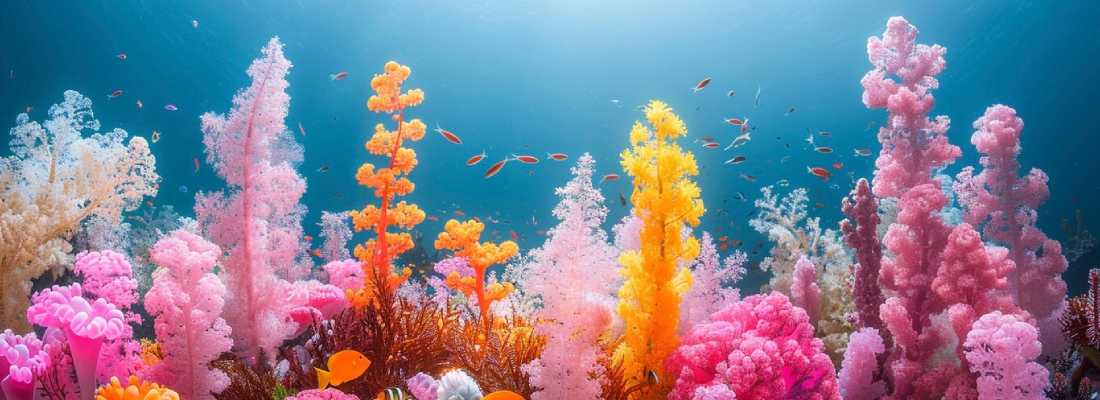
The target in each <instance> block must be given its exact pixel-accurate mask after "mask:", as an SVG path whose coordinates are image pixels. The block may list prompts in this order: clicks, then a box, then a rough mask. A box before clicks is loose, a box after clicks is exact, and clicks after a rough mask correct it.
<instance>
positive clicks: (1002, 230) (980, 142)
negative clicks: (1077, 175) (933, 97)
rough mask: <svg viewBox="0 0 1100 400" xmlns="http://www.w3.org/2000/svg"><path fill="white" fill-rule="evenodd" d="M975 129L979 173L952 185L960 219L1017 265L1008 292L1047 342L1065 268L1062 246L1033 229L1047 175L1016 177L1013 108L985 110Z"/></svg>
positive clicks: (968, 172)
mask: <svg viewBox="0 0 1100 400" xmlns="http://www.w3.org/2000/svg"><path fill="white" fill-rule="evenodd" d="M974 129H975V132H974V135H973V136H971V138H970V142H971V143H973V144H974V146H975V147H977V149H978V151H979V152H980V153H982V158H981V164H982V171H981V172H980V173H978V174H975V173H974V169H973V168H971V167H967V168H964V169H963V170H962V172H959V174H958V175H957V182H956V183H955V191H956V192H957V193H958V194H959V203H961V204H962V206H963V208H964V209H965V211H966V213H965V214H964V218H965V220H966V221H967V222H969V223H970V224H972V225H974V226H976V227H980V228H981V230H982V234H983V236H984V237H985V239H986V240H989V241H992V242H994V243H997V244H1000V245H1003V246H1006V247H1008V249H1009V254H1008V257H1009V258H1010V259H1011V260H1012V261H1013V262H1015V264H1016V269H1015V270H1014V271H1012V272H1011V273H1010V274H1009V275H1008V285H1009V288H1010V290H1011V293H1012V295H1013V296H1014V297H1015V299H1016V301H1017V302H1018V304H1019V305H1020V308H1023V309H1024V310H1026V311H1027V312H1029V313H1031V315H1032V316H1034V317H1035V318H1037V319H1039V320H1040V321H1043V322H1044V323H1042V324H1041V325H1040V327H1039V328H1040V331H1042V334H1043V337H1044V338H1045V337H1051V336H1052V334H1053V335H1056V334H1057V332H1058V325H1057V323H1056V322H1057V319H1058V316H1059V315H1060V314H1061V310H1062V309H1063V308H1064V304H1065V297H1066V283H1065V281H1063V280H1062V273H1063V272H1065V270H1066V266H1067V264H1068V263H1067V261H1066V258H1065V257H1064V256H1063V255H1062V246H1061V244H1059V243H1058V241H1056V240H1052V239H1050V238H1048V237H1047V236H1046V235H1045V234H1044V233H1043V232H1042V231H1041V230H1039V228H1038V227H1036V225H1035V222H1036V220H1037V218H1038V213H1037V212H1036V209H1037V208H1039V206H1040V205H1042V204H1043V202H1045V201H1046V199H1047V197H1048V196H1049V195H1050V190H1049V189H1048V188H1047V175H1046V173H1044V172H1043V170H1041V169H1038V168H1032V169H1031V170H1030V171H1029V172H1028V174H1027V175H1025V176H1022V177H1021V176H1017V174H1018V173H1019V170H1020V163H1019V161H1018V160H1017V156H1019V154H1020V133H1021V132H1022V131H1023V129H1024V121H1023V120H1022V119H1020V118H1019V117H1018V116H1016V110H1014V109H1012V107H1008V106H1004V105H1000V104H997V105H994V106H992V107H989V108H988V109H986V110H985V114H983V115H982V116H981V118H978V120H977V121H974ZM1055 351H1056V350H1055Z"/></svg>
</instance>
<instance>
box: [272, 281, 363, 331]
mask: <svg viewBox="0 0 1100 400" xmlns="http://www.w3.org/2000/svg"><path fill="white" fill-rule="evenodd" d="M286 291H287V300H286V301H287V302H288V303H290V304H293V305H294V308H292V309H291V310H290V319H291V320H293V321H294V323H296V324H297V325H298V328H297V330H296V331H295V334H294V335H293V336H298V335H300V334H301V333H302V332H304V331H305V329H306V328H308V327H310V326H313V325H315V324H317V323H320V322H321V321H323V320H326V319H331V318H332V317H333V316H335V315H336V314H339V313H340V311H343V310H344V309H345V308H347V307H348V299H347V297H346V295H345V292H344V289H341V288H339V287H336V286H333V285H326V284H323V283H320V282H317V281H314V280H309V281H298V282H294V283H292V284H290V285H288V286H287V289H286Z"/></svg>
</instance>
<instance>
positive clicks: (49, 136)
mask: <svg viewBox="0 0 1100 400" xmlns="http://www.w3.org/2000/svg"><path fill="white" fill-rule="evenodd" d="M15 122H16V127H14V128H12V129H11V131H9V135H10V136H11V142H10V143H9V146H10V149H11V155H10V156H7V157H4V158H0V288H4V290H2V291H0V326H3V327H10V328H11V329H13V330H15V331H16V332H26V331H28V330H29V329H30V326H29V325H28V324H27V320H26V319H25V318H26V315H25V314H23V311H24V310H26V309H27V307H28V305H29V303H28V299H29V298H30V292H31V282H30V281H31V279H34V278H37V277H38V276H40V275H42V274H43V273H45V272H46V271H53V274H54V276H55V277H56V276H58V275H60V274H61V272H62V271H64V269H65V267H66V266H68V265H69V264H70V263H71V257H70V255H69V253H70V252H71V251H72V245H71V243H69V239H70V238H71V237H72V235H73V234H74V233H76V231H77V230H78V229H79V228H80V226H81V223H82V222H83V221H85V220H87V219H88V218H91V217H98V218H102V219H103V220H104V221H106V222H108V223H112V224H118V223H119V222H120V218H121V215H122V213H123V212H125V211H132V210H134V209H136V208H137V207H138V206H139V205H140V204H141V201H142V199H143V198H145V197H146V196H155V195H156V193H157V185H156V184H157V182H158V181H159V180H160V176H159V175H157V172H156V159H155V158H154V157H153V155H152V154H151V153H150V152H149V143H148V142H147V141H146V140H145V138H142V137H140V136H134V137H129V138H128V137H127V136H128V134H127V133H126V131H124V130H122V129H118V128H115V129H114V130H112V131H109V132H98V131H99V129H100V124H99V120H97V119H96V118H95V115H94V114H93V113H92V101H91V100H90V99H88V98H87V97H84V96H83V95H81V94H80V93H77V92H75V91H72V90H67V91H65V100H64V101H63V102H61V103H60V104H55V105H53V106H51V107H50V110H49V119H47V120H45V121H44V122H42V123H41V124H40V123H38V122H35V121H31V120H30V117H29V116H28V115H27V114H19V116H18V117H16V120H15ZM86 131H90V132H93V133H91V134H86Z"/></svg>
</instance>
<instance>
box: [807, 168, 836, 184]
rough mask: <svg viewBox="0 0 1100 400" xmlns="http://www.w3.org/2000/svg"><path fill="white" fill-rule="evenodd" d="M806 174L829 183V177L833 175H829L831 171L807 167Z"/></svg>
mask: <svg viewBox="0 0 1100 400" xmlns="http://www.w3.org/2000/svg"><path fill="white" fill-rule="evenodd" d="M806 172H809V173H810V175H813V176H816V177H818V178H821V180H822V181H828V180H829V176H830V175H832V174H830V173H829V170H827V169H825V168H822V167H806Z"/></svg>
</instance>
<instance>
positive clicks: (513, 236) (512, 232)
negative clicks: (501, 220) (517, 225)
mask: <svg viewBox="0 0 1100 400" xmlns="http://www.w3.org/2000/svg"><path fill="white" fill-rule="evenodd" d="M508 235H509V236H511V237H512V241H516V240H519V234H518V233H516V231H508Z"/></svg>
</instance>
